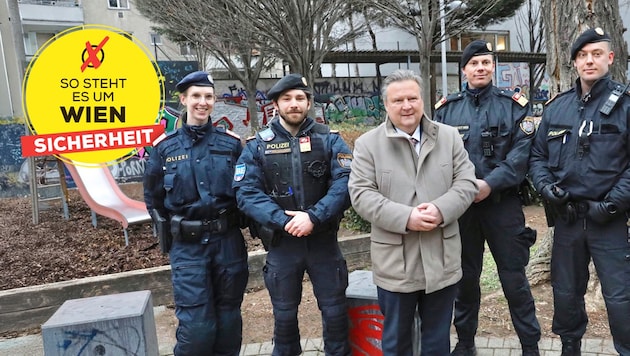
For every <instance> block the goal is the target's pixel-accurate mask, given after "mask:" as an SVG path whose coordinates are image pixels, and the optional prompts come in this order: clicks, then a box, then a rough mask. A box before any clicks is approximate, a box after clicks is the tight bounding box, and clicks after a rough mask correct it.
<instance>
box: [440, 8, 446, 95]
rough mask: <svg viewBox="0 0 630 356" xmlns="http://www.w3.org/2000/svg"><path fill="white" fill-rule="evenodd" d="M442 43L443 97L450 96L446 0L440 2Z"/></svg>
mask: <svg viewBox="0 0 630 356" xmlns="http://www.w3.org/2000/svg"><path fill="white" fill-rule="evenodd" d="M440 39H441V40H442V42H441V43H440V47H441V51H442V53H441V54H442V96H447V95H448V81H447V72H446V11H444V0H440Z"/></svg>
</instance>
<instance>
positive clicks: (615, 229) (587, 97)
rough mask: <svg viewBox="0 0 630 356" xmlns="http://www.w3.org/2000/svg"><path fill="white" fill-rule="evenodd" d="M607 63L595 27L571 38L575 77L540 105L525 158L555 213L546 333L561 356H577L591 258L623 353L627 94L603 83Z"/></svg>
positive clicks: (627, 273)
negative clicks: (551, 312) (549, 321)
mask: <svg viewBox="0 0 630 356" xmlns="http://www.w3.org/2000/svg"><path fill="white" fill-rule="evenodd" d="M613 58H614V53H613V52H612V50H611V48H610V36H609V35H608V34H607V33H605V32H604V31H603V30H602V29H601V28H594V29H589V30H586V31H585V32H584V33H582V34H581V35H580V36H579V37H578V38H577V40H576V41H575V42H574V44H573V46H572V48H571V60H573V65H574V67H575V69H576V71H577V74H578V79H577V80H576V82H575V86H574V87H573V88H572V89H570V90H568V91H566V92H564V93H561V94H559V95H557V96H556V97H555V98H554V99H553V100H552V101H550V102H548V103H547V106H546V107H545V110H544V112H543V117H542V121H541V122H540V126H539V129H538V134H537V136H536V139H535V141H534V144H533V146H532V153H531V158H530V170H529V172H530V176H531V178H532V181H533V183H534V185H535V187H536V189H537V190H538V191H539V192H540V193H541V195H542V197H543V198H544V199H546V200H547V201H548V203H549V206H551V207H553V210H555V212H556V219H555V229H554V238H553V247H552V252H551V284H552V286H553V296H554V315H553V324H552V330H553V332H554V333H556V334H558V335H559V336H560V339H561V340H562V355H565V356H570V355H580V346H581V339H582V336H583V335H584V332H585V331H586V325H587V323H588V317H587V315H586V310H585V307H584V294H585V293H586V289H587V283H588V279H589V269H588V265H589V261H590V260H591V259H592V260H593V263H594V265H595V269H596V271H597V275H598V276H599V280H600V283H601V286H602V294H603V296H604V301H605V302H606V309H607V310H608V322H609V324H610V332H611V334H612V337H613V342H614V345H615V349H616V350H617V351H618V352H619V354H620V355H630V287H629V286H630V236H629V232H630V230H629V229H628V226H627V222H628V213H627V212H628V209H629V208H630V127H629V123H630V121H629V120H628V118H629V117H630V97H629V95H628V93H627V91H626V90H627V87H626V88H625V89H624V87H625V85H623V84H621V83H618V82H615V81H613V80H612V79H611V78H610V73H609V71H608V70H609V66H610V65H611V64H612V63H613ZM623 61H624V63H625V58H623Z"/></svg>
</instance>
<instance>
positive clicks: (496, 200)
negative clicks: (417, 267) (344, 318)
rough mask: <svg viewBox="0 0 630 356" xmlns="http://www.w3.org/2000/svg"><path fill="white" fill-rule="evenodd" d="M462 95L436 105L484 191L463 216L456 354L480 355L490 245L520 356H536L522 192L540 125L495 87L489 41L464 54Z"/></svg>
mask: <svg viewBox="0 0 630 356" xmlns="http://www.w3.org/2000/svg"><path fill="white" fill-rule="evenodd" d="M461 67H462V70H463V72H464V74H465V75H466V79H467V83H466V88H465V90H464V91H462V92H460V93H456V94H452V95H449V96H448V97H446V98H443V99H442V100H441V101H440V102H438V103H437V104H436V111H435V117H434V119H435V121H438V122H442V123H445V124H448V125H451V126H454V127H456V128H457V129H458V130H459V133H460V135H461V136H462V139H463V140H464V147H465V148H466V151H468V155H469V157H470V160H471V161H472V162H473V163H474V165H475V174H476V176H477V185H478V186H479V193H478V194H477V196H476V197H475V202H474V203H473V204H472V205H471V206H470V208H468V210H467V211H466V212H465V213H464V215H462V216H461V217H460V218H459V227H460V232H461V235H462V270H463V272H464V275H463V277H462V279H461V281H460V282H459V290H458V294H457V297H456V299H455V319H454V322H453V323H454V324H455V328H456V329H457V336H458V342H457V345H456V347H455V349H454V350H453V353H452V354H451V355H461V356H465V355H475V354H476V349H475V343H474V337H475V333H476V332H477V325H478V323H479V308H480V302H481V292H480V287H479V278H480V275H481V269H482V266H483V251H484V245H485V243H487V244H488V247H489V248H490V252H491V253H492V256H493V258H494V261H495V262H496V265H497V270H498V273H499V279H500V281H501V286H502V287H503V293H504V294H505V298H506V299H507V301H508V305H509V308H510V315H511V317H512V323H513V324H514V330H515V331H516V334H517V335H518V337H519V340H520V342H521V346H522V349H523V355H528V356H529V355H538V354H539V351H538V340H539V339H540V325H539V324H538V320H537V319H536V308H535V306H534V298H533V296H532V293H531V290H530V286H529V282H528V281H527V277H526V276H525V266H526V265H527V263H528V262H529V247H530V246H531V245H532V244H533V243H534V242H535V240H536V232H535V231H534V230H532V229H530V228H529V227H526V226H525V217H524V215H523V209H522V205H521V200H520V197H519V194H518V187H519V185H520V184H521V182H522V181H523V180H524V179H525V174H526V173H527V161H528V158H529V150H530V147H531V142H532V139H533V138H534V132H535V125H534V120H533V118H532V117H530V116H527V115H528V113H529V106H528V105H527V104H528V101H527V99H525V98H524V97H523V96H521V95H520V94H518V93H514V92H512V91H509V90H501V89H499V88H497V87H495V86H493V85H492V75H493V73H494V69H495V63H494V53H493V52H492V47H491V46H490V44H489V43H488V42H486V41H481V40H476V41H473V42H471V43H470V44H469V45H468V46H466V48H465V49H464V52H463V53H462V58H461Z"/></svg>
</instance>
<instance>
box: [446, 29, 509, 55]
mask: <svg viewBox="0 0 630 356" xmlns="http://www.w3.org/2000/svg"><path fill="white" fill-rule="evenodd" d="M474 40H485V41H488V42H490V43H492V48H493V49H494V50H495V51H509V50H510V32H509V31H500V32H471V33H463V34H461V35H459V36H457V37H451V38H450V40H449V44H450V45H451V51H463V50H464V48H466V46H468V44H470V42H472V41H474Z"/></svg>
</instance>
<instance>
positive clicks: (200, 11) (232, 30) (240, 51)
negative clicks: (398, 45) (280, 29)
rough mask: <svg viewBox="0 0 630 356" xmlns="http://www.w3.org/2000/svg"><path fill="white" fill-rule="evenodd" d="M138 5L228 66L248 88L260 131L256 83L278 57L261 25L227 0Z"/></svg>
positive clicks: (144, 0)
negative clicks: (247, 19) (249, 20)
mask: <svg viewBox="0 0 630 356" xmlns="http://www.w3.org/2000/svg"><path fill="white" fill-rule="evenodd" d="M136 6H137V7H138V9H139V10H140V12H141V13H142V14H143V15H144V16H146V17H147V18H149V19H150V20H151V21H153V22H155V23H157V24H159V27H160V28H161V29H162V32H163V33H165V34H166V35H167V36H169V38H170V39H172V40H174V41H176V42H179V43H182V42H190V43H192V44H193V45H194V46H197V47H199V48H198V49H199V50H200V52H201V53H205V52H206V51H207V52H209V53H211V54H212V55H213V56H214V57H216V59H217V60H218V61H220V62H221V64H222V65H224V66H225V67H226V68H228V70H229V71H230V73H231V74H232V75H234V77H235V78H237V80H239V81H240V82H241V83H242V84H243V86H244V88H245V91H246V92H247V98H248V100H247V103H248V111H249V117H250V123H251V129H252V132H255V131H257V130H258V128H259V123H258V107H257V104H256V86H257V83H258V79H259V78H260V74H261V73H262V72H263V70H266V69H268V68H271V66H272V65H273V63H274V62H275V61H276V58H275V57H274V56H273V55H272V54H270V52H269V51H267V50H266V47H267V45H266V43H265V42H264V38H262V37H260V36H258V32H257V31H258V29H257V28H255V27H254V26H251V25H249V24H248V23H247V22H245V21H243V19H242V17H241V16H239V12H237V11H236V12H235V11H234V10H233V9H232V8H231V6H232V5H231V2H228V1H222V0H220V1H203V0H188V1H177V0H137V1H136ZM200 59H201V58H200ZM205 61H206V58H203V59H201V61H200V62H201V63H205Z"/></svg>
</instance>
